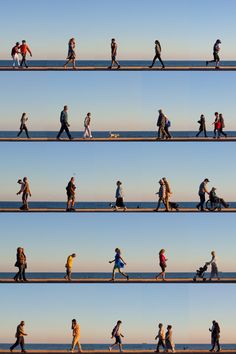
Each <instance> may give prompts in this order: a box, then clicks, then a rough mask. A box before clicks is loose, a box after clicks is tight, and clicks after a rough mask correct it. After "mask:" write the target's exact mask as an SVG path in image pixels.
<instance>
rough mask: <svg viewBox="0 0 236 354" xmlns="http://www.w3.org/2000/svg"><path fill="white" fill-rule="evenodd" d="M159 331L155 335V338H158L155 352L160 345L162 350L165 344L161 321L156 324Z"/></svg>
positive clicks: (158, 349) (157, 351)
mask: <svg viewBox="0 0 236 354" xmlns="http://www.w3.org/2000/svg"><path fill="white" fill-rule="evenodd" d="M158 328H159V331H158V334H157V336H156V337H155V340H157V339H158V342H157V349H156V351H155V352H156V353H159V351H160V347H162V348H163V349H164V350H165V349H166V345H165V330H164V326H163V324H162V323H159V325H158Z"/></svg>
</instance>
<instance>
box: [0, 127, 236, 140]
mask: <svg viewBox="0 0 236 354" xmlns="http://www.w3.org/2000/svg"><path fill="white" fill-rule="evenodd" d="M59 128H60V127H58V129H59ZM18 132H19V131H0V138H16V136H17V134H18ZM170 132H171V135H172V136H173V137H176V138H192V137H195V135H196V134H197V132H198V130H196V131H171V129H170ZM92 133H93V137H94V138H109V136H110V131H93V132H92ZM112 133H115V134H119V135H120V137H121V138H156V137H157V131H114V130H113V131H112ZM226 133H227V134H228V136H229V137H236V131H229V132H228V131H226ZM29 134H30V136H31V137H32V138H56V136H57V134H58V131H30V130H29ZM71 134H72V136H73V137H74V138H82V137H83V131H71ZM207 135H208V136H209V137H213V135H214V133H213V131H209V132H207ZM23 137H25V138H26V135H25V133H24V132H23V133H22V134H21V138H23ZM62 137H66V138H67V135H66V134H64V135H62ZM200 137H203V135H200ZM214 140H215V139H214ZM223 140H224V138H222V141H223ZM113 141H116V139H113Z"/></svg>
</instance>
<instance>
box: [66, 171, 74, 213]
mask: <svg viewBox="0 0 236 354" xmlns="http://www.w3.org/2000/svg"><path fill="white" fill-rule="evenodd" d="M75 190H76V186H75V178H74V177H71V179H70V181H69V183H68V184H67V187H66V194H67V205H66V211H75Z"/></svg>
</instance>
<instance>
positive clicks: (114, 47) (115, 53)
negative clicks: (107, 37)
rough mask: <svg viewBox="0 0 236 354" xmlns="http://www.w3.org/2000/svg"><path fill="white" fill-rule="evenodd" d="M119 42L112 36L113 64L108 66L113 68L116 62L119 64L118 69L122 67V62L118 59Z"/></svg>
mask: <svg viewBox="0 0 236 354" xmlns="http://www.w3.org/2000/svg"><path fill="white" fill-rule="evenodd" d="M117 48H118V46H117V43H116V40H115V38H112V40H111V65H110V66H109V67H108V69H112V68H113V65H114V64H115V65H116V66H117V69H120V64H119V62H118V61H117V59H116V56H117Z"/></svg>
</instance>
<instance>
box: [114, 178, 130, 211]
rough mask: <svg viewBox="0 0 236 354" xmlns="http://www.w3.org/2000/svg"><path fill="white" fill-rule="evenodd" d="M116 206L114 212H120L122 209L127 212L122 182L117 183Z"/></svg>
mask: <svg viewBox="0 0 236 354" xmlns="http://www.w3.org/2000/svg"><path fill="white" fill-rule="evenodd" d="M116 185H117V187H116V205H115V206H114V207H113V208H114V210H116V211H117V210H118V209H119V208H122V209H123V210H124V211H126V210H127V208H126V206H125V204H124V193H123V188H122V182H121V181H117V182H116Z"/></svg>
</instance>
